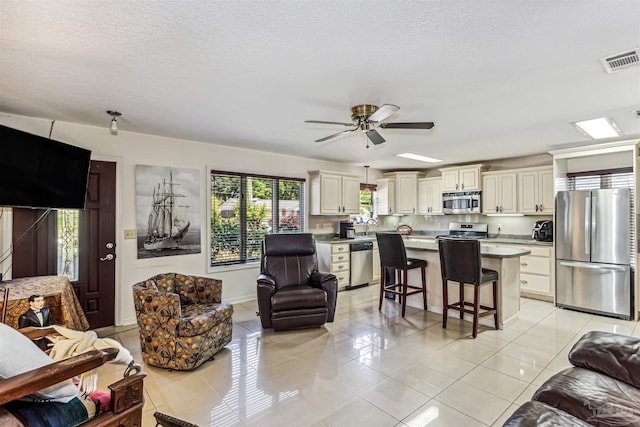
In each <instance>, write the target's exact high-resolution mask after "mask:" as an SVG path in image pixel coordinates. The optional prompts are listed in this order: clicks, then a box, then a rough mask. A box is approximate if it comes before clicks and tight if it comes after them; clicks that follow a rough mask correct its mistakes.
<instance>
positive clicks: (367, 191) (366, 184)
mask: <svg viewBox="0 0 640 427" xmlns="http://www.w3.org/2000/svg"><path fill="white" fill-rule="evenodd" d="M363 191H364V194H366V195H369V194H371V190H370V189H369V165H364V190H363Z"/></svg>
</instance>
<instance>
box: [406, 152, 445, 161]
mask: <svg viewBox="0 0 640 427" xmlns="http://www.w3.org/2000/svg"><path fill="white" fill-rule="evenodd" d="M396 156H397V157H404V158H405V159H412V160H419V161H421V162H427V163H438V162H441V161H442V160H440V159H434V158H433V157H427V156H421V155H419V154H413V153H402V154H396Z"/></svg>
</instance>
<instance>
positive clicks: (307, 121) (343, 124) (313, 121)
mask: <svg viewBox="0 0 640 427" xmlns="http://www.w3.org/2000/svg"><path fill="white" fill-rule="evenodd" d="M304 122H305V123H320V124H322V125H340V126H349V127H351V126H353V123H342V122H325V121H322V120H305V121H304Z"/></svg>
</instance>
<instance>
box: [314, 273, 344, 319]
mask: <svg viewBox="0 0 640 427" xmlns="http://www.w3.org/2000/svg"><path fill="white" fill-rule="evenodd" d="M311 283H313V286H315V287H319V288H322V289H324V291H325V292H326V293H327V322H333V318H334V317H335V313H336V301H337V299H338V278H337V277H336V276H335V274H332V273H323V272H320V271H316V272H315V273H313V274H312V275H311Z"/></svg>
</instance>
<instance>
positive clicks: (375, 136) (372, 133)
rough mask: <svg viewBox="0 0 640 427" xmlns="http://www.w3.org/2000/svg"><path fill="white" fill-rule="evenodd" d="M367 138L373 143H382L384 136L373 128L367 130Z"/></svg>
mask: <svg viewBox="0 0 640 427" xmlns="http://www.w3.org/2000/svg"><path fill="white" fill-rule="evenodd" d="M367 138H369V140H370V141H371V142H372V143H373V145H378V144H382V143H383V142H384V138H383V137H382V135H380V134H379V133H378V131H377V130H375V129H371V130H368V131H367Z"/></svg>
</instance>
